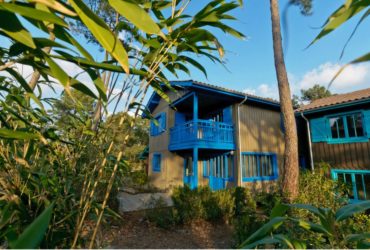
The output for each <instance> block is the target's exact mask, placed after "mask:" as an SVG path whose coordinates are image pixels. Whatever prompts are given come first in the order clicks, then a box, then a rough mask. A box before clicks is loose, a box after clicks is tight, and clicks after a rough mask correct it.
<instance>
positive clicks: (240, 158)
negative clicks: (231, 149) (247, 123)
mask: <svg viewBox="0 0 370 250" xmlns="http://www.w3.org/2000/svg"><path fill="white" fill-rule="evenodd" d="M247 99H248V96H245V98H244V100H243V101H242V102H241V103H239V104H238V144H239V145H238V147H239V170H240V186H242V184H243V174H242V173H243V172H242V143H241V138H240V137H241V136H240V106H241V105H243V103H245V102H246V101H247Z"/></svg>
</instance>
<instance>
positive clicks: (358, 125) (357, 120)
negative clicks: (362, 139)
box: [354, 114, 364, 136]
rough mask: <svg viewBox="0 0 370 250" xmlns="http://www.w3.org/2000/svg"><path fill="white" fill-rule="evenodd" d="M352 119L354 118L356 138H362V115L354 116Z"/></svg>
mask: <svg viewBox="0 0 370 250" xmlns="http://www.w3.org/2000/svg"><path fill="white" fill-rule="evenodd" d="M354 118H355V124H356V133H357V136H364V128H363V127H362V115H361V114H356V115H355V116H354Z"/></svg>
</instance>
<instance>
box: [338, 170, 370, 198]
mask: <svg viewBox="0 0 370 250" xmlns="http://www.w3.org/2000/svg"><path fill="white" fill-rule="evenodd" d="M331 176H332V178H333V179H334V180H336V181H338V182H341V183H344V184H346V185H347V187H348V188H349V194H348V196H349V199H350V201H351V202H358V201H361V200H370V170H352V169H332V170H331Z"/></svg>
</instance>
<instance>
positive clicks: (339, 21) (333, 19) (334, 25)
mask: <svg viewBox="0 0 370 250" xmlns="http://www.w3.org/2000/svg"><path fill="white" fill-rule="evenodd" d="M369 14H370V3H369V2H368V1H363V0H346V1H345V2H344V3H343V4H342V5H341V6H340V7H339V8H338V9H336V10H335V11H334V12H333V13H332V14H331V15H330V16H329V17H328V18H327V19H326V21H325V23H324V25H323V27H322V29H321V31H320V33H319V34H318V35H317V36H316V37H315V39H314V40H313V41H312V42H311V43H310V46H311V45H312V44H314V43H316V42H317V41H319V40H320V39H322V38H324V37H325V36H327V35H329V34H330V33H331V32H333V31H335V30H337V29H338V28H339V27H341V26H342V25H343V24H345V23H348V22H350V19H352V18H353V17H355V16H359V15H361V17H360V19H359V20H358V22H357V24H356V25H355V27H354V29H353V31H352V33H351V35H350V36H349V38H348V40H347V41H346V42H345V44H344V47H343V50H342V54H341V57H342V56H343V54H344V51H345V49H346V47H347V45H348V44H349V42H350V40H351V39H352V37H353V36H354V35H355V33H356V31H357V29H358V27H359V26H360V25H361V24H362V23H363V22H364V21H365V20H366V19H367V18H368V17H369ZM369 60H370V53H366V54H365V55H362V56H360V57H358V58H356V59H354V60H352V61H351V62H349V63H348V64H346V65H344V66H343V67H342V68H341V69H340V70H339V71H338V72H337V73H336V75H335V76H334V77H333V79H332V80H331V82H330V83H329V86H328V88H329V87H330V86H331V84H332V83H333V81H334V80H335V79H336V78H337V77H338V76H339V74H340V73H341V72H342V71H343V70H344V69H345V68H346V67H347V66H348V65H350V64H356V63H362V62H368V61H369Z"/></svg>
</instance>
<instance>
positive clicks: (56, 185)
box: [0, 0, 243, 248]
mask: <svg viewBox="0 0 370 250" xmlns="http://www.w3.org/2000/svg"><path fill="white" fill-rule="evenodd" d="M100 3H104V4H106V5H105V6H103V7H104V8H105V7H107V8H106V9H104V10H109V13H112V12H111V11H113V9H114V13H115V14H116V17H118V21H119V23H118V26H119V30H124V31H125V32H126V33H127V34H129V35H130V37H131V40H130V41H122V40H121V39H120V37H119V36H118V33H116V32H118V31H119V30H112V27H110V26H109V25H110V23H108V24H107V22H106V20H102V19H101V17H102V16H101V17H99V15H97V14H96V13H94V11H93V10H91V9H90V8H89V7H88V6H87V5H86V4H85V2H84V1H82V0H71V1H68V2H66V1H62V0H53V1H22V2H20V1H1V2H0V31H1V32H0V36H1V38H2V39H5V40H7V42H6V43H3V44H2V45H1V46H0V72H1V73H2V76H1V77H0V89H1V91H0V95H1V97H0V103H1V106H0V168H1V176H0V177H1V181H0V185H1V186H0V189H1V197H0V200H1V202H0V210H1V215H2V218H1V219H2V224H1V228H0V235H1V243H4V242H11V241H13V240H15V239H16V238H17V237H18V236H19V235H20V234H21V233H22V232H23V231H24V229H25V227H26V225H29V224H31V223H32V222H33V221H34V220H35V219H36V218H37V217H38V216H39V215H40V214H41V211H43V210H44V209H45V208H46V207H47V206H48V205H49V204H50V203H51V202H55V207H54V211H53V217H52V220H51V222H50V225H49V227H48V230H47V232H46V235H45V238H44V239H43V240H42V241H41V246H42V247H48V248H55V247H58V248H67V247H72V248H75V247H77V246H85V245H84V244H85V243H84V241H85V240H88V239H87V238H86V235H84V234H83V233H82V232H83V231H84V229H85V228H86V227H85V220H86V219H89V220H93V224H94V227H93V233H92V235H91V238H90V244H89V247H90V248H92V247H93V246H94V243H95V238H96V233H97V230H98V228H99V225H100V223H101V221H103V220H104V216H105V215H106V212H107V211H109V209H107V206H108V207H109V200H111V199H110V197H113V199H114V196H112V194H114V191H116V190H117V188H118V186H119V185H120V182H119V178H117V177H120V173H121V174H124V173H125V171H126V172H127V171H129V169H130V168H129V165H128V164H129V163H130V162H132V163H138V164H140V163H139V162H138V161H137V159H136V158H135V157H136V152H137V151H139V150H140V149H141V148H140V147H141V146H142V145H140V147H138V148H134V147H133V145H134V144H135V143H136V141H137V140H136V137H137V138H141V137H143V136H145V133H146V130H145V129H141V128H143V127H144V126H145V123H146V122H144V121H140V120H139V122H136V121H137V116H138V113H139V110H140V109H142V106H141V105H142V101H143V100H144V98H145V95H146V93H147V91H148V88H149V86H152V87H153V88H154V89H155V91H157V92H158V93H160V94H161V96H162V97H163V98H165V99H167V100H168V98H166V95H165V94H164V92H163V89H162V85H161V83H163V84H164V85H167V87H169V86H168V81H167V78H166V76H165V74H164V72H165V71H166V73H169V74H173V75H175V76H177V72H179V71H184V72H187V73H189V72H190V70H189V69H188V68H187V65H193V66H194V67H195V68H197V69H199V70H201V71H202V72H203V73H204V74H206V71H205V69H204V67H203V66H202V65H201V64H199V63H198V62H197V60H195V59H193V58H195V57H196V58H198V56H203V57H207V58H209V59H211V60H212V61H215V62H220V63H221V62H222V61H221V59H219V57H217V56H216V55H215V54H214V53H219V55H220V56H221V57H222V56H223V54H224V49H223V47H222V45H221V44H220V42H219V41H218V39H217V37H216V36H215V35H214V34H213V33H212V32H210V31H208V27H209V26H212V27H214V28H216V29H219V30H221V31H224V32H225V33H229V34H232V35H234V36H236V37H239V38H242V37H243V35H242V34H241V33H239V32H238V31H236V30H234V29H233V28H231V27H230V26H227V25H226V24H224V21H225V20H230V19H234V18H233V17H232V16H231V15H230V11H232V10H233V9H235V8H237V7H238V6H239V5H238V4H237V3H235V2H234V1H218V0H213V1H211V2H210V3H209V4H207V5H206V6H205V7H204V8H203V9H201V10H199V11H195V14H191V15H187V14H184V11H185V10H186V7H187V5H188V1H152V2H151V4H149V5H148V4H147V3H146V2H142V1H126V0H124V1H114V0H109V1H100ZM108 5H109V6H108ZM101 7H102V6H99V8H100V9H101ZM20 17H21V18H20ZM139 17H141V18H142V19H141V18H139ZM152 17H154V18H152ZM121 20H122V22H121ZM143 20H145V25H144V22H143ZM26 23H27V24H26ZM28 23H30V24H32V25H33V26H34V28H33V29H28V26H29V24H28ZM71 23H78V24H79V25H80V27H83V29H85V31H88V32H89V34H90V35H91V39H94V40H95V41H96V42H97V43H99V44H100V46H101V47H102V48H103V49H104V50H105V51H106V52H107V55H109V57H107V58H106V59H107V60H105V61H103V62H97V61H95V60H94V57H93V56H92V55H91V54H90V53H89V52H88V51H87V50H86V49H85V48H84V46H83V45H81V44H80V43H79V41H78V40H76V39H75V38H74V37H73V35H72V34H71V33H70V30H71V28H72V27H71ZM31 31H32V32H31ZM40 33H42V34H44V35H43V36H44V37H37V36H38V35H39V34H40ZM45 34H46V35H47V36H48V37H46V36H45ZM8 45H9V46H8ZM52 49H53V52H51V50H52ZM129 56H130V61H129V60H128V58H129ZM64 62H68V63H71V64H72V65H75V66H76V67H77V68H80V69H81V71H82V72H83V73H85V74H87V77H88V78H89V80H88V81H89V82H91V83H92V85H93V86H92V87H88V85H87V82H85V81H82V80H79V79H80V78H78V75H75V76H72V75H70V72H66V70H65V69H64V68H63V67H62V66H61V65H63V63H64ZM129 63H131V65H129ZM23 67H29V68H31V70H32V71H33V74H32V76H31V80H30V81H27V79H26V77H25V76H23V75H22V72H21V70H20V69H22V68H23ZM129 72H130V75H128V73H129ZM3 73H6V75H5V76H4V74H3ZM106 79H113V80H112V81H111V82H110V83H111V84H109V85H108V84H107V81H106ZM118 79H125V80H124V83H123V85H122V89H121V91H120V92H119V93H118V94H117V95H114V93H113V89H115V87H118V86H117V85H116V83H117V81H118ZM44 86H47V87H50V88H54V87H56V86H59V87H62V89H63V91H64V93H63V97H62V99H61V100H55V99H50V98H44V97H43V87H44ZM169 89H171V88H169ZM73 90H74V91H73ZM123 93H125V95H123ZM122 96H125V97H127V98H126V103H124V104H122V102H121V100H122ZM114 101H115V102H116V103H115V105H114V106H115V108H114V113H115V111H116V108H117V107H118V105H121V106H123V108H122V110H123V111H124V113H122V114H121V115H120V118H117V119H115V118H114V117H115V116H112V117H111V118H108V119H106V122H103V123H102V124H100V126H101V127H100V128H101V130H100V131H99V130H95V129H92V127H93V126H92V125H93V121H94V119H93V117H92V115H93V114H92V113H94V114H96V113H97V112H96V110H97V108H96V107H101V109H102V110H103V111H104V112H105V113H107V104H108V103H113V102H114ZM113 104H114V103H113ZM45 105H48V106H47V107H50V109H51V112H47V111H46V109H45ZM92 109H93V110H94V112H92ZM130 110H131V111H132V110H133V112H134V118H132V119H131V118H130V117H129V116H127V115H125V114H127V112H128V111H130ZM98 111H99V109H98ZM144 112H145V110H144ZM149 117H150V115H149ZM111 121H112V122H111ZM117 121H118V122H117ZM109 124H111V125H113V127H110V126H109ZM117 124H118V125H117ZM127 124H128V125H127ZM141 125H142V126H141ZM121 126H123V127H124V129H120V128H121ZM117 134H118V135H119V136H117ZM132 135H134V136H132ZM117 137H120V138H119V139H123V140H122V141H120V142H118V141H117V140H116V139H117ZM118 143H119V144H118ZM144 143H145V142H144ZM143 145H144V144H143ZM130 149H132V152H129V151H130ZM137 175H138V176H140V174H137ZM139 179H140V178H139ZM3 215H8V216H5V217H4V216H3ZM87 236H89V237H90V234H87Z"/></svg>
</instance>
